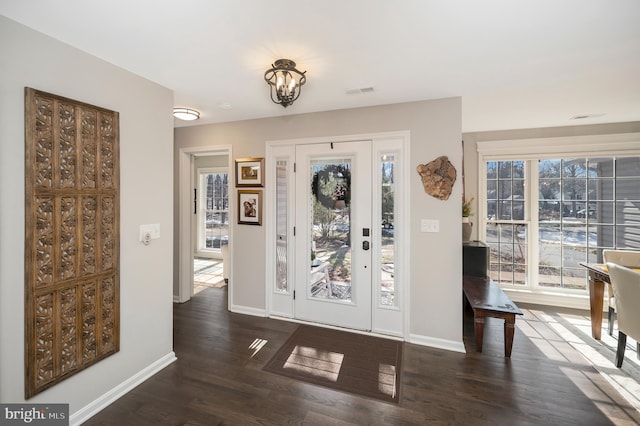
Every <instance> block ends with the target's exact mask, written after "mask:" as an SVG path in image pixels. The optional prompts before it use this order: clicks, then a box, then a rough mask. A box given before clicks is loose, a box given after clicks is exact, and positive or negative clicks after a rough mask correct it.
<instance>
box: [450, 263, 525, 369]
mask: <svg viewBox="0 0 640 426" xmlns="http://www.w3.org/2000/svg"><path fill="white" fill-rule="evenodd" d="M462 290H463V292H464V297H465V298H466V299H467V301H468V302H469V305H471V309H473V317H474V324H475V329H476V351H477V352H482V339H483V338H484V319H485V318H486V317H492V318H502V319H504V356H506V357H511V348H512V346H513V335H514V333H515V325H516V315H522V312H521V311H520V309H518V307H517V306H516V304H515V303H513V302H512V301H511V299H509V297H508V296H507V295H506V294H505V293H504V291H502V289H501V288H500V287H498V285H497V284H496V283H495V282H493V280H492V279H491V278H489V277H473V276H470V275H464V276H463V277H462Z"/></svg>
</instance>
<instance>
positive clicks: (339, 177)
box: [311, 164, 351, 209]
mask: <svg viewBox="0 0 640 426" xmlns="http://www.w3.org/2000/svg"><path fill="white" fill-rule="evenodd" d="M332 180H334V181H335V182H336V184H335V186H334V187H333V188H330V190H329V191H327V193H325V191H323V188H326V185H327V184H328V183H330V182H331V181H332ZM311 192H312V193H313V196H314V197H316V200H318V202H319V203H320V204H322V205H323V206H325V207H326V208H328V209H335V208H344V207H346V206H348V205H349V204H350V203H351V171H350V170H349V168H348V167H346V165H344V164H331V165H327V166H325V167H324V168H323V169H322V170H318V171H317V172H316V173H314V175H313V179H312V181H311ZM341 202H344V203H341Z"/></svg>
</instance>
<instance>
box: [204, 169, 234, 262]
mask: <svg viewBox="0 0 640 426" xmlns="http://www.w3.org/2000/svg"><path fill="white" fill-rule="evenodd" d="M198 176H199V179H198V183H199V188H198V193H199V197H198V200H199V201H198V252H199V254H204V255H205V256H206V255H207V254H209V256H211V255H215V257H219V256H220V255H221V247H222V245H224V244H227V243H228V241H229V175H228V171H227V169H226V168H207V169H199V170H198Z"/></svg>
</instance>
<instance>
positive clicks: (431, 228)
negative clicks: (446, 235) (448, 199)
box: [420, 219, 440, 232]
mask: <svg viewBox="0 0 640 426" xmlns="http://www.w3.org/2000/svg"><path fill="white" fill-rule="evenodd" d="M420 231H421V232H440V221H439V220H437V219H422V222H421V223H420Z"/></svg>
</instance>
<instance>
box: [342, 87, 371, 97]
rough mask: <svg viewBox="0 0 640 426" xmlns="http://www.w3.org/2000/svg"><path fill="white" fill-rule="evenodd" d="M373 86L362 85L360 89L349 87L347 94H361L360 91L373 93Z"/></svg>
mask: <svg viewBox="0 0 640 426" xmlns="http://www.w3.org/2000/svg"><path fill="white" fill-rule="evenodd" d="M371 92H373V87H361V88H359V89H347V95H359V94H360V93H371Z"/></svg>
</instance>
